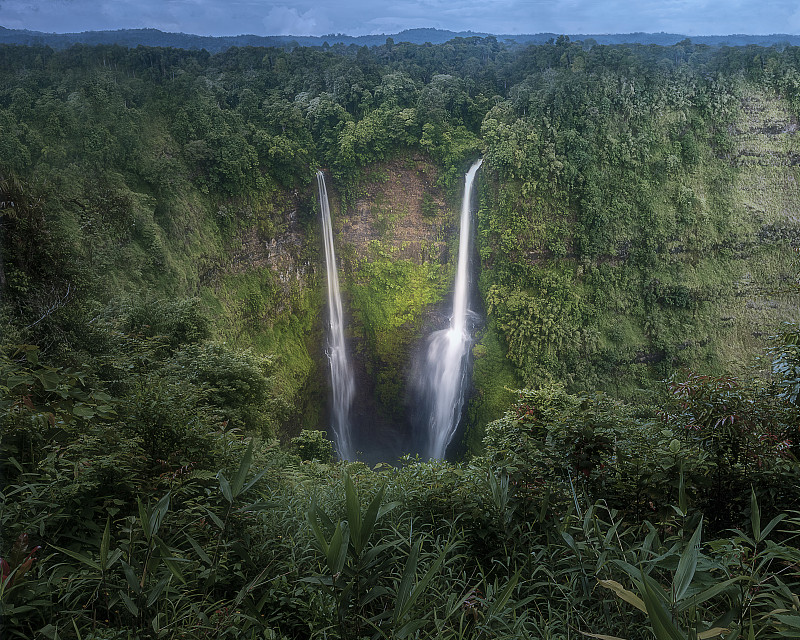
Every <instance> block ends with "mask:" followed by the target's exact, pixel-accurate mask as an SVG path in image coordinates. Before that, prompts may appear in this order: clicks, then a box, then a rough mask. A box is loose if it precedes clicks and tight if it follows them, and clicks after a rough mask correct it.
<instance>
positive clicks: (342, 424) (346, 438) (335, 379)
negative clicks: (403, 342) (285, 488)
mask: <svg viewBox="0 0 800 640" xmlns="http://www.w3.org/2000/svg"><path fill="white" fill-rule="evenodd" d="M317 188H318V189H319V204H320V209H321V210H322V237H323V243H324V245H325V269H326V271H327V275H328V312H329V314H330V322H329V324H328V352H327V353H328V361H329V362H330V365H331V386H332V387H333V424H332V426H333V435H334V439H335V442H336V451H337V452H338V454H339V457H340V458H342V460H353V459H354V457H355V451H353V442H352V434H351V429H350V405H351V404H352V403H353V395H354V394H355V386H356V385H355V379H354V378H353V370H352V369H351V368H350V361H349V360H348V359H347V348H346V346H345V342H344V314H343V313H342V296H341V295H340V293H339V273H338V272H337V270H336V252H335V251H334V249H333V227H332V226H331V209H330V206H329V205H328V191H327V189H326V188H325V176H324V175H323V173H322V171H317Z"/></svg>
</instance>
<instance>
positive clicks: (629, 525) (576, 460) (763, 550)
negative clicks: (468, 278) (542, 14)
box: [0, 36, 800, 640]
mask: <svg viewBox="0 0 800 640" xmlns="http://www.w3.org/2000/svg"><path fill="white" fill-rule="evenodd" d="M798 83H800V49H798V48H795V47H788V46H787V47H781V46H775V47H771V48H762V47H756V46H747V47H718V48H711V47H708V46H705V45H697V44H692V42H690V41H688V40H687V41H683V42H681V43H679V44H677V45H674V46H670V47H660V46H655V45H646V46H645V45H635V44H631V45H614V46H606V45H598V44H596V43H593V42H588V41H587V42H571V41H570V40H569V38H566V37H563V36H562V37H559V38H557V39H553V40H551V41H550V42H548V43H547V44H541V45H532V46H528V47H522V46H518V45H506V44H501V43H498V41H497V40H496V39H495V38H491V37H489V38H478V37H471V38H456V39H454V40H451V41H450V42H448V43H445V44H441V45H429V44H426V45H415V44H409V43H394V42H392V41H391V40H387V42H386V44H384V45H382V46H376V47H372V48H367V47H358V46H356V45H350V46H344V45H334V46H322V47H297V48H292V49H289V48H287V49H278V48H255V47H250V48H247V47H244V48H236V47H233V48H230V49H228V50H226V51H224V52H221V53H217V54H214V55H211V54H209V53H208V52H206V51H188V50H180V49H165V48H146V47H138V48H136V49H125V48H123V47H120V46H108V45H100V46H95V47H88V46H83V45H76V46H73V47H71V48H69V49H66V50H63V51H53V50H52V49H50V48H46V47H24V46H3V47H2V48H0V251H1V252H2V253H0V304H2V308H1V309H0V322H1V323H2V334H1V335H0V394H1V395H0V406H1V407H2V411H3V418H2V420H3V423H2V424H3V439H2V450H3V458H2V462H1V463H0V464H2V474H3V490H2V491H3V493H2V496H3V500H2V512H1V514H0V526H2V557H3V563H2V582H0V601H1V602H2V605H1V606H2V616H3V625H4V626H3V632H4V634H8V635H9V637H13V636H17V637H25V638H28V637H48V638H57V637H58V638H97V639H99V638H129V637H135V638H139V637H142V638H144V637H169V638H173V637H174V638H178V637H191V638H195V637H196V638H206V637H236V638H239V637H248V638H250V637H252V638H280V637H286V638H295V637H341V638H361V637H385V638H405V637H437V638H438V637H442V638H456V637H459V638H460V637H465V638H466V637H469V638H473V637H474V638H478V637H497V638H521V637H530V638H567V637H573V636H576V635H579V634H580V633H581V632H585V633H588V634H600V635H601V636H606V637H608V636H618V637H625V638H650V637H653V634H655V637H657V638H658V639H659V640H664V639H666V638H670V639H677V638H695V637H703V638H712V637H724V638H730V639H733V638H738V637H752V638H778V637H793V636H794V635H796V634H797V633H798V631H800V623H799V622H798V620H800V613H798V607H800V605H798V602H799V601H798V595H799V594H800V574H799V573H798V562H800V558H798V553H797V549H796V546H795V545H796V539H795V537H796V534H797V532H798V525H800V520H799V519H798V518H797V516H796V512H795V511H794V510H795V509H797V507H798V497H800V495H799V494H798V489H797V486H798V485H797V459H796V454H797V450H798V434H797V430H798V427H800V424H799V423H798V412H797V403H798V400H797V397H798V389H800V382H798V380H799V379H800V373H799V371H800V361H799V360H798V347H797V345H798V342H799V341H798V330H797V326H796V324H791V323H792V322H794V321H796V315H797V296H798V291H797V272H798V265H797V261H796V250H797V248H798V246H800V232H799V231H798V219H797V202H798V201H799V200H798V197H799V196H800V190H798V186H797V179H798V177H800V176H798V169H797V167H798V159H799V158H800V149H799V148H798V146H797V142H796V140H797V130H798V117H799V116H800V113H798V110H799V109H800V102H798V100H800V98H798V95H800V94H798ZM479 156H481V157H483V158H484V164H483V168H482V169H481V174H479V175H480V176H481V177H480V184H479V206H478V212H477V232H476V255H477V260H476V265H475V272H476V276H477V278H478V289H479V293H478V297H479V298H480V305H479V306H481V307H482V309H481V312H482V315H483V321H482V324H481V326H480V328H479V335H478V336H477V341H476V344H475V346H474V348H473V357H474V372H473V389H472V392H471V396H470V401H469V407H468V410H467V417H466V419H465V423H466V424H465V431H464V433H465V435H464V441H465V449H466V451H467V452H468V453H467V455H466V457H465V460H462V461H460V462H453V463H446V462H426V461H422V460H419V459H414V458H411V457H407V458H405V459H403V460H401V461H399V462H398V464H397V465H396V466H390V465H379V466H378V467H376V468H374V469H370V468H369V467H368V466H366V465H364V464H363V463H345V462H334V461H333V459H332V449H331V446H330V443H329V442H328V441H327V440H326V438H325V437H324V434H322V433H320V430H324V429H325V427H326V423H327V409H326V396H327V392H326V389H327V384H328V383H327V377H326V366H325V362H324V357H325V356H324V353H323V343H324V331H323V324H324V318H325V313H324V306H323V304H324V302H323V301H324V294H323V289H322V287H323V286H324V282H323V280H324V275H323V271H322V267H321V256H320V253H321V252H320V247H321V240H320V238H319V231H318V226H319V224H318V221H317V212H318V205H317V203H316V194H315V191H314V188H313V181H312V179H313V177H314V175H315V172H316V171H317V169H320V168H322V169H324V170H325V171H326V174H327V176H328V179H329V181H330V187H329V189H330V191H331V193H332V199H333V201H334V209H335V212H334V213H335V220H334V227H335V230H336V233H337V242H338V243H339V245H340V246H339V249H338V250H339V251H340V255H341V258H342V260H341V269H342V273H343V286H344V289H345V291H344V294H345V304H346V307H347V309H348V317H349V325H348V336H349V338H350V340H351V341H352V342H353V344H354V345H355V346H356V358H357V359H358V360H359V361H360V362H361V366H362V367H363V371H364V374H363V375H364V377H365V378H369V379H370V380H371V384H372V385H373V388H372V389H371V393H370V395H374V397H375V398H376V399H375V400H374V404H372V405H370V407H369V411H370V412H371V413H370V415H373V416H374V419H375V421H376V424H377V423H378V422H380V421H386V422H390V421H391V420H392V419H393V416H396V415H397V414H398V413H402V412H403V411H404V405H403V402H404V390H405V388H406V387H407V385H408V383H409V380H408V372H407V366H408V363H409V359H408V358H409V353H411V352H412V351H413V349H414V345H415V341H416V340H418V337H419V335H420V332H421V331H422V329H423V328H424V327H427V326H428V325H429V324H430V323H431V322H432V321H433V320H432V318H433V317H434V316H435V315H436V314H437V313H440V308H441V305H442V304H444V302H445V301H446V299H447V295H448V291H449V287H450V286H451V283H452V277H453V272H454V264H453V263H454V256H455V251H456V244H455V243H456V242H457V239H456V236H457V233H456V230H455V225H456V224H457V219H456V211H457V209H458V200H459V198H460V187H461V181H462V176H463V174H464V171H465V170H466V168H467V166H469V164H470V162H471V161H473V160H474V159H475V158H477V157H479ZM787 322H788V323H789V324H786V323H787ZM389 462H392V463H394V462H395V461H393V460H391V461H389Z"/></svg>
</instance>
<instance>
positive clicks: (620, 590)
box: [581, 580, 647, 633]
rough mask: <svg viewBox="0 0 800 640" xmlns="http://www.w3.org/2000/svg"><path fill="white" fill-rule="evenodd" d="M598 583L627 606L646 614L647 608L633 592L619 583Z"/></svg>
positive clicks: (602, 581) (600, 581)
mask: <svg viewBox="0 0 800 640" xmlns="http://www.w3.org/2000/svg"><path fill="white" fill-rule="evenodd" d="M598 582H599V583H600V585H601V586H603V587H605V588H606V589H611V591H613V592H614V593H615V594H616V595H617V596H618V597H620V598H622V599H623V600H624V601H625V602H627V603H628V604H632V605H633V606H634V607H636V608H637V609H638V610H639V611H641V612H642V613H647V607H645V606H644V602H643V601H642V599H641V598H640V597H639V596H637V595H636V594H635V593H633V591H628V590H627V589H626V588H625V587H623V586H622V585H621V584H620V583H619V582H617V581H615V580H598ZM581 633H583V632H581Z"/></svg>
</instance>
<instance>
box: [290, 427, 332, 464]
mask: <svg viewBox="0 0 800 640" xmlns="http://www.w3.org/2000/svg"><path fill="white" fill-rule="evenodd" d="M291 444H292V450H293V451H294V452H295V453H296V454H297V455H298V456H300V459H301V460H317V461H319V462H321V463H323V464H330V463H331V462H332V461H333V443H332V442H331V441H330V440H329V439H328V434H326V433H325V432H324V431H314V430H311V429H307V430H303V431H301V432H300V435H299V436H297V437H296V438H292V443H291Z"/></svg>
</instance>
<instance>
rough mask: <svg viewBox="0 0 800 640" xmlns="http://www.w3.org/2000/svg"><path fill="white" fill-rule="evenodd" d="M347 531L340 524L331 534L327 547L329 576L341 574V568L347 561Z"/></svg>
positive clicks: (344, 526)
mask: <svg viewBox="0 0 800 640" xmlns="http://www.w3.org/2000/svg"><path fill="white" fill-rule="evenodd" d="M349 542H350V541H349V531H348V527H347V526H346V525H345V524H344V523H342V522H340V523H339V524H338V525H337V526H336V531H334V532H333V538H331V543H330V545H329V547H328V554H327V558H328V568H329V569H330V572H331V575H334V576H335V575H337V574H339V573H341V572H342V567H344V563H345V561H346V560H347V546H348V544H349Z"/></svg>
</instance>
